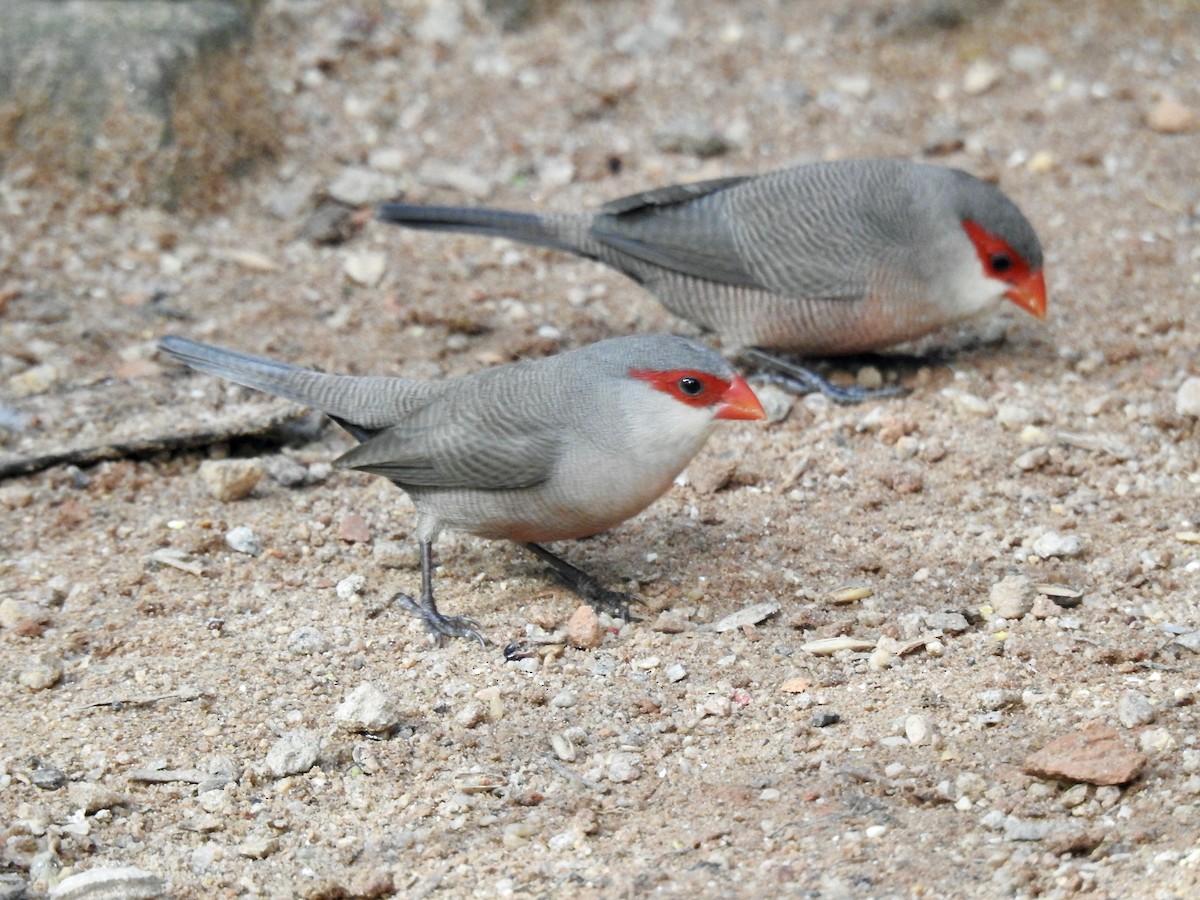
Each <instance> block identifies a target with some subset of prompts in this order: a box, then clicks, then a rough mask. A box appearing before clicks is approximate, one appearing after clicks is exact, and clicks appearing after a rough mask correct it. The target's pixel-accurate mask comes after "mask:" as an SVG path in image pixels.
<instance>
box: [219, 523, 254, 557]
mask: <svg viewBox="0 0 1200 900" xmlns="http://www.w3.org/2000/svg"><path fill="white" fill-rule="evenodd" d="M225 543H226V544H227V545H228V546H229V549H231V550H233V551H235V552H237V553H244V554H246V555H247V556H260V555H261V554H262V552H263V542H262V540H260V539H259V537H258V535H257V534H255V533H254V530H253V529H251V528H249V527H248V526H246V525H237V526H235V527H233V528H231V529H229V531H228V532H226V534H225Z"/></svg>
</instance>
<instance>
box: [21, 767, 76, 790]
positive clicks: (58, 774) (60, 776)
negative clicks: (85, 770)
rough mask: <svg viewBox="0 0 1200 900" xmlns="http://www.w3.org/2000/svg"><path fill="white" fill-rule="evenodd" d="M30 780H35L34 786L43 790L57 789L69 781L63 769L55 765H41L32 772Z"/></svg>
mask: <svg viewBox="0 0 1200 900" xmlns="http://www.w3.org/2000/svg"><path fill="white" fill-rule="evenodd" d="M29 780H30V781H32V782H33V786H34V787H37V788H41V789H42V790H43V791H57V790H58V789H59V788H60V787H62V786H63V785H64V784H66V783H67V776H66V774H65V773H64V772H63V770H62V769H59V768H57V767H55V766H39V767H38V768H36V769H34V770H33V771H32V772H31V773H30V775H29Z"/></svg>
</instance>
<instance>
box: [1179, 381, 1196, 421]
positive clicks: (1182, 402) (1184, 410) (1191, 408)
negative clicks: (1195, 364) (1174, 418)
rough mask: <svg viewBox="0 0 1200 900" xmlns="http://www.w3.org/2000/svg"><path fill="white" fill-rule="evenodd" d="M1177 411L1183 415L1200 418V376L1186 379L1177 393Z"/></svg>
mask: <svg viewBox="0 0 1200 900" xmlns="http://www.w3.org/2000/svg"><path fill="white" fill-rule="evenodd" d="M1175 412H1176V413H1178V414H1179V415H1181V416H1190V417H1191V418H1193V419H1197V418H1200V378H1197V377H1196V376H1194V375H1193V376H1192V377H1190V378H1186V379H1184V382H1183V384H1181V385H1180V386H1179V390H1178V391H1176V393H1175Z"/></svg>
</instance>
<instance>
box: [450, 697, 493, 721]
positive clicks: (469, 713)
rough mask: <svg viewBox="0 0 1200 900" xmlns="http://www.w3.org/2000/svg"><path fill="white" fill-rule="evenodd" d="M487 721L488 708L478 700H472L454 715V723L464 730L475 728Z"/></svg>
mask: <svg viewBox="0 0 1200 900" xmlns="http://www.w3.org/2000/svg"><path fill="white" fill-rule="evenodd" d="M486 720H487V708H486V707H485V706H484V705H483V704H482V703H480V702H479V701H478V700H470V701H468V702H466V703H464V704H463V705H462V707H460V708H459V710H458V712H456V713H455V714H454V721H455V722H456V723H458V724H459V725H461V726H462V727H463V728H474V727H475V726H476V725H480V724H482V723H483V722H485V721H486Z"/></svg>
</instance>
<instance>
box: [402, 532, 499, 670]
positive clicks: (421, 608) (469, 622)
mask: <svg viewBox="0 0 1200 900" xmlns="http://www.w3.org/2000/svg"><path fill="white" fill-rule="evenodd" d="M392 600H393V601H395V602H396V603H399V604H400V605H401V606H402V607H403V608H404V609H405V611H407V612H409V613H411V614H412V615H414V616H420V617H421V618H422V619H424V620H425V628H426V630H428V631H429V633H430V634H431V635H433V640H434V642H435V643H436V644H437V645H438V646H439V647H440V646H441V644H442V640H443V639H444V638H448V637H461V638H468V639H470V640H473V641H479V645H480V646H481V647H486V646H487V641H486V640H485V639H484V637H483V635H482V634H480V633H479V628H480V625H479V623H478V622H476V621H475V620H474V619H472V618H471V617H470V616H444V615H442V614H441V613H440V612H438V610H437V604H436V603H434V602H433V541H421V599H420V601H417V600H414V599H413V598H412V596H411V595H409V594H406V593H404V592H403V591H400V592H398V593H397V594H396V595H395V596H394V597H392Z"/></svg>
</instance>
